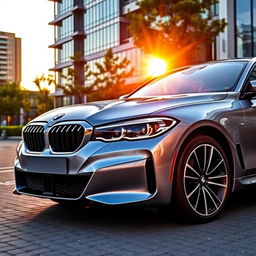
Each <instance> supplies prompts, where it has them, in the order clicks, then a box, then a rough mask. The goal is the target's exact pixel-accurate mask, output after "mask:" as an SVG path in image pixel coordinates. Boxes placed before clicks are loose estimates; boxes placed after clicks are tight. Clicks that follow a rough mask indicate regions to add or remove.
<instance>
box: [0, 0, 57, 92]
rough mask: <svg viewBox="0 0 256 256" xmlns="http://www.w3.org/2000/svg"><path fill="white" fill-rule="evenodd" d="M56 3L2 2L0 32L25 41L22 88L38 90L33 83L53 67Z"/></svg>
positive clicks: (15, 0)
mask: <svg viewBox="0 0 256 256" xmlns="http://www.w3.org/2000/svg"><path fill="white" fill-rule="evenodd" d="M53 18H54V17H53V2H51V1H48V0H0V31H4V32H11V33H15V34H16V37H20V38H21V39H22V42H21V44H22V53H21V54H22V82H21V85H22V86H23V87H26V88H28V89H30V90H36V87H35V85H34V84H33V80H34V79H35V77H36V76H37V75H39V76H40V75H41V74H42V73H44V74H48V73H49V71H48V69H49V68H52V67H53V66H54V51H53V49H50V48H48V46H49V45H51V44H53V43H54V32H53V26H50V25H48V23H49V22H50V21H52V20H53Z"/></svg>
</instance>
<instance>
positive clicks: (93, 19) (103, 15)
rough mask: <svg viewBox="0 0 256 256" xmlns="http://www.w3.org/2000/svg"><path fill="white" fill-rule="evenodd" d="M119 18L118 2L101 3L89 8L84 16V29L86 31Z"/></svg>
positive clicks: (114, 0)
mask: <svg viewBox="0 0 256 256" xmlns="http://www.w3.org/2000/svg"><path fill="white" fill-rule="evenodd" d="M118 16H119V0H108V1H106V0H105V1H102V2H100V3H98V4H96V5H93V6H91V7H90V8H88V9H87V10H86V13H85V15H84V29H85V30H88V29H90V28H93V27H95V26H97V25H100V24H102V23H104V22H106V21H109V20H112V19H114V18H116V17H118Z"/></svg>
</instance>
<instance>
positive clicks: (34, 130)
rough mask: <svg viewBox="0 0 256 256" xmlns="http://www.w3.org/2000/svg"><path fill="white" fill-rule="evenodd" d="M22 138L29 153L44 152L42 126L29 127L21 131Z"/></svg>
mask: <svg viewBox="0 0 256 256" xmlns="http://www.w3.org/2000/svg"><path fill="white" fill-rule="evenodd" d="M23 138H24V142H25V144H26V146H27V148H28V149H29V150H30V151H35V152H41V151H43V150H44V147H45V143H44V126H43V125H29V126H27V127H26V128H25V129H24V131H23Z"/></svg>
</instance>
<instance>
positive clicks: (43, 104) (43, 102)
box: [33, 74, 55, 115]
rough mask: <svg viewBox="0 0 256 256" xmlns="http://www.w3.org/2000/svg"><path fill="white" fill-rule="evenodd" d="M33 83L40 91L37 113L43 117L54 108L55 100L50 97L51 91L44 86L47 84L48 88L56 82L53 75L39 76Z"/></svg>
mask: <svg viewBox="0 0 256 256" xmlns="http://www.w3.org/2000/svg"><path fill="white" fill-rule="evenodd" d="M33 82H34V84H35V85H36V86H37V88H38V90H39V94H38V96H37V100H38V105H37V113H38V114H39V115H41V114H43V113H44V112H46V111H48V110H50V109H52V108H53V98H52V97H51V96H50V90H49V89H48V88H45V87H44V86H43V84H45V83H47V84H48V86H51V85H52V84H55V80H54V78H53V76H52V75H48V76H47V77H46V76H45V75H44V74H42V75H41V76H37V77H36V78H35V80H34V81H33Z"/></svg>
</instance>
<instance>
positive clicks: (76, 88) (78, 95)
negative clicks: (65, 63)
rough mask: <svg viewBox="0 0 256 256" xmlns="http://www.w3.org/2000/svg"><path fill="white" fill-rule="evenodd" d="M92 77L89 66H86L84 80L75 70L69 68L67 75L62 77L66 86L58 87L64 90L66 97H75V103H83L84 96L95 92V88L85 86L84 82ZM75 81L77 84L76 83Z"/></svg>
mask: <svg viewBox="0 0 256 256" xmlns="http://www.w3.org/2000/svg"><path fill="white" fill-rule="evenodd" d="M90 75H91V73H90V71H89V66H88V65H85V70H84V79H82V80H81V78H80V75H79V74H78V73H77V72H76V70H75V69H74V68H68V72H67V75H64V74H62V75H61V77H62V78H63V80H64V81H65V82H64V84H63V85H58V87H59V88H61V89H62V91H63V93H64V94H65V95H67V96H73V97H75V103H78V104H79V103H83V102H84V96H85V95H88V94H90V93H92V91H93V86H84V81H86V80H87V79H88V77H89V76H90ZM75 80H76V84H75V82H74V81H75ZM79 80H81V81H80V82H79Z"/></svg>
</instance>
